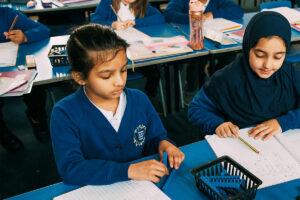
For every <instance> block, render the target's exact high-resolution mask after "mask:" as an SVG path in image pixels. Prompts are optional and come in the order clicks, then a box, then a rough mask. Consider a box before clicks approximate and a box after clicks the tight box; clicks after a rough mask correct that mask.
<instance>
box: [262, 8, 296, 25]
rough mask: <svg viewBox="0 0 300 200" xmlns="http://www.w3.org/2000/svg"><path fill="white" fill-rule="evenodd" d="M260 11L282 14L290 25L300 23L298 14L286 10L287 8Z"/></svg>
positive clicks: (289, 9)
mask: <svg viewBox="0 0 300 200" xmlns="http://www.w3.org/2000/svg"><path fill="white" fill-rule="evenodd" d="M262 11H274V12H278V13H280V14H282V15H283V16H284V17H285V18H286V19H287V20H288V21H289V22H290V23H291V24H292V23H295V22H300V12H299V11H297V10H295V9H292V8H288V7H279V8H272V9H263V10H262Z"/></svg>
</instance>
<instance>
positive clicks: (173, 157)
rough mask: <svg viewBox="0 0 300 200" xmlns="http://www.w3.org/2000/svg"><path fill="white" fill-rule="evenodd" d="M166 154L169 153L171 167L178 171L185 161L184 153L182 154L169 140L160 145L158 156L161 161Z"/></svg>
mask: <svg viewBox="0 0 300 200" xmlns="http://www.w3.org/2000/svg"><path fill="white" fill-rule="evenodd" d="M164 152H167V153H168V159H169V165H170V167H171V168H175V169H178V168H179V167H180V165H181V163H182V161H183V160H184V157H185V155H184V153H182V152H181V151H180V149H178V148H177V147H176V146H175V145H173V144H172V143H171V142H169V141H167V140H163V141H161V142H160V143H159V147H158V154H159V157H160V160H161V161H162V160H163V155H164Z"/></svg>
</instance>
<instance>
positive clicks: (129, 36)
mask: <svg viewBox="0 0 300 200" xmlns="http://www.w3.org/2000/svg"><path fill="white" fill-rule="evenodd" d="M115 32H116V33H117V35H118V36H119V37H121V38H122V39H124V40H125V41H126V42H127V43H133V42H136V41H141V40H142V39H143V38H151V37H150V36H149V35H146V34H145V33H143V32H141V31H139V30H137V29H135V28H132V27H130V28H127V29H125V30H122V31H117V30H115Z"/></svg>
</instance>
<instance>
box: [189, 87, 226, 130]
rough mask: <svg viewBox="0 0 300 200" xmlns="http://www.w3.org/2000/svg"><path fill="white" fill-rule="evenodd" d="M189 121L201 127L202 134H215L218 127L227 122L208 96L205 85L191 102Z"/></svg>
mask: <svg viewBox="0 0 300 200" xmlns="http://www.w3.org/2000/svg"><path fill="white" fill-rule="evenodd" d="M188 117H189V121H190V122H191V123H192V124H193V125H194V126H197V127H199V128H200V132H201V133H202V134H205V135H208V134H214V133H215V130H216V128H217V127H218V126H219V125H220V124H222V123H223V122H225V120H224V119H223V118H222V114H221V113H220V112H219V111H218V110H217V107H216V106H215V105H214V104H213V102H212V101H211V100H210V99H209V98H208V97H207V96H206V94H205V92H204V90H203V87H202V88H201V89H200V91H199V92H198V93H197V94H196V96H195V97H194V99H193V100H192V102H191V103H190V104H189V110H188Z"/></svg>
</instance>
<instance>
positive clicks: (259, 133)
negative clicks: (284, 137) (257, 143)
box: [248, 119, 282, 141]
mask: <svg viewBox="0 0 300 200" xmlns="http://www.w3.org/2000/svg"><path fill="white" fill-rule="evenodd" d="M281 132H282V129H281V126H280V124H279V122H278V121H277V119H270V120H268V121H265V122H263V123H261V124H259V125H257V126H256V127H254V128H252V129H250V130H249V132H248V133H249V137H254V139H255V140H257V139H259V138H262V139H263V140H264V141H265V140H267V139H269V138H270V137H271V136H273V135H276V134H278V133H281Z"/></svg>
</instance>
